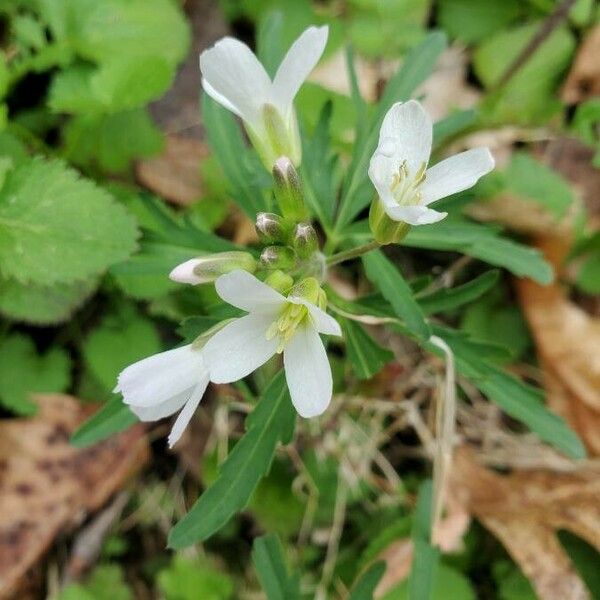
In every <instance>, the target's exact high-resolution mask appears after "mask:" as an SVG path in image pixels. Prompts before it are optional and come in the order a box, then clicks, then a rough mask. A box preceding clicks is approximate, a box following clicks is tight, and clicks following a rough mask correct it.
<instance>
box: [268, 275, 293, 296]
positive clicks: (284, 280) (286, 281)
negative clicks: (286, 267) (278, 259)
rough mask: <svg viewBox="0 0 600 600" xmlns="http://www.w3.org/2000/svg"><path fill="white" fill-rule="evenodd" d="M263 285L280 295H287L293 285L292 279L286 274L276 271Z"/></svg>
mask: <svg viewBox="0 0 600 600" xmlns="http://www.w3.org/2000/svg"><path fill="white" fill-rule="evenodd" d="M265 283H266V284H267V285H268V286H270V287H272V288H273V289H274V290H277V291H278V292H279V293H280V294H287V293H288V292H289V291H290V289H291V288H292V286H293V285H294V279H293V277H291V276H290V275H288V274H287V273H284V272H283V271H279V270H277V271H273V272H272V273H271V274H270V275H269V276H268V277H267V278H266V279H265Z"/></svg>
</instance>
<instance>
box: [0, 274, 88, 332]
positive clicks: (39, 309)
mask: <svg viewBox="0 0 600 600" xmlns="http://www.w3.org/2000/svg"><path fill="white" fill-rule="evenodd" d="M97 283H98V282H97V281H96V280H95V279H91V280H88V281H76V282H74V283H68V284H64V283H57V284H54V285H52V286H49V287H47V286H40V285H36V284H35V283H27V284H23V283H19V282H18V281H15V280H14V279H7V280H3V281H0V313H2V314H3V315H4V316H6V317H8V318H10V319H14V320H15V321H23V322H25V323H31V324H32V325H55V324H57V323H62V322H63V321H66V320H67V319H68V318H69V317H70V316H71V315H72V314H73V312H74V311H75V310H77V309H78V308H79V307H80V306H81V304H83V302H85V300H86V299H87V298H88V297H89V296H90V294H92V292H93V291H94V290H95V289H96V286H97Z"/></svg>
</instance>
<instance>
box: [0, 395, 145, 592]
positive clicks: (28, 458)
mask: <svg viewBox="0 0 600 600" xmlns="http://www.w3.org/2000/svg"><path fill="white" fill-rule="evenodd" d="M36 401H37V403H38V404H39V407H40V409H39V411H38V413H37V414H36V415H35V416H34V417H32V418H30V419H5V420H3V421H0V598H10V597H13V598H21V597H23V596H22V595H21V593H20V586H21V585H26V584H27V574H28V572H29V571H30V570H31V569H32V568H34V567H35V565H36V564H37V563H38V561H39V560H40V559H41V558H42V556H43V555H44V554H45V553H46V551H47V550H48V549H49V547H50V546H51V544H52V542H53V541H54V539H55V538H56V536H57V535H58V534H60V533H63V532H65V531H68V530H70V529H72V528H74V527H75V526H77V525H78V524H79V523H81V522H82V520H83V519H84V518H85V516H86V515H87V514H88V513H90V512H91V511H94V510H96V509H98V508H99V507H100V506H102V504H103V503H104V502H106V500H108V498H109V497H110V496H111V495H112V494H113V493H114V492H115V491H116V490H118V489H119V488H121V487H122V486H123V484H124V483H125V481H126V480H127V478H128V477H129V476H130V475H131V474H132V473H133V472H135V471H137V470H138V469H140V467H142V465H143V464H144V463H145V462H146V460H147V458H148V445H147V441H146V438H145V437H144V434H143V431H144V430H143V428H142V427H141V426H135V427H132V428H131V429H129V430H128V431H126V432H123V433H121V434H120V435H118V436H115V437H113V438H111V439H109V440H106V441H104V442H101V443H99V444H97V445H95V446H93V447H91V448H87V449H83V450H78V449H76V448H74V447H73V446H71V445H70V444H69V437H70V435H71V433H72V432H73V431H74V430H75V429H76V427H77V426H78V425H79V424H80V423H81V422H82V421H83V420H84V419H85V418H87V417H88V416H89V415H90V413H91V412H93V410H92V408H91V407H90V406H89V405H88V406H85V405H83V404H82V403H81V402H79V401H78V400H77V399H75V398H72V397H71V396H64V395H60V394H56V395H44V396H38V397H37V398H36Z"/></svg>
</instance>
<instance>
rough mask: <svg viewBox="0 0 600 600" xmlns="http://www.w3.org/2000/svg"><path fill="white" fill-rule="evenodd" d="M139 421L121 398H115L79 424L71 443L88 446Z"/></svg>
mask: <svg viewBox="0 0 600 600" xmlns="http://www.w3.org/2000/svg"><path fill="white" fill-rule="evenodd" d="M137 422H138V419H137V417H136V416H135V415H134V414H133V413H132V412H131V411H130V410H129V407H128V406H127V405H126V404H123V401H122V400H121V398H120V397H117V398H113V399H112V400H109V401H108V402H107V403H106V404H105V405H104V406H103V407H102V408H101V409H100V410H98V412H96V413H95V414H94V415H92V416H91V417H90V418H89V419H88V420H87V421H85V423H83V424H82V425H80V426H79V428H78V429H77V430H76V431H75V432H74V433H73V435H72V436H71V444H72V445H73V446H75V447H76V448H87V447H88V446H92V445H94V444H97V443H98V442H101V441H102V440H105V439H106V438H109V437H110V436H112V435H115V434H116V433H120V432H121V431H125V429H128V428H129V427H131V426H132V425H134V424H135V423H137Z"/></svg>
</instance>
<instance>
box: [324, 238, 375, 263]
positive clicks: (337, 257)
mask: <svg viewBox="0 0 600 600" xmlns="http://www.w3.org/2000/svg"><path fill="white" fill-rule="evenodd" d="M380 246H381V244H380V243H379V242H376V241H375V240H373V241H372V242H369V243H368V244H363V245H362V246H357V247H356V248H351V249H350V250H344V251H343V252H338V253H337V254H333V255H332V256H329V257H328V258H327V266H328V267H331V266H332V265H337V264H339V263H341V262H344V261H347V260H352V259H353V258H358V257H359V256H362V255H363V254H366V253H367V252H371V250H376V249H377V248H379V247H380Z"/></svg>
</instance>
